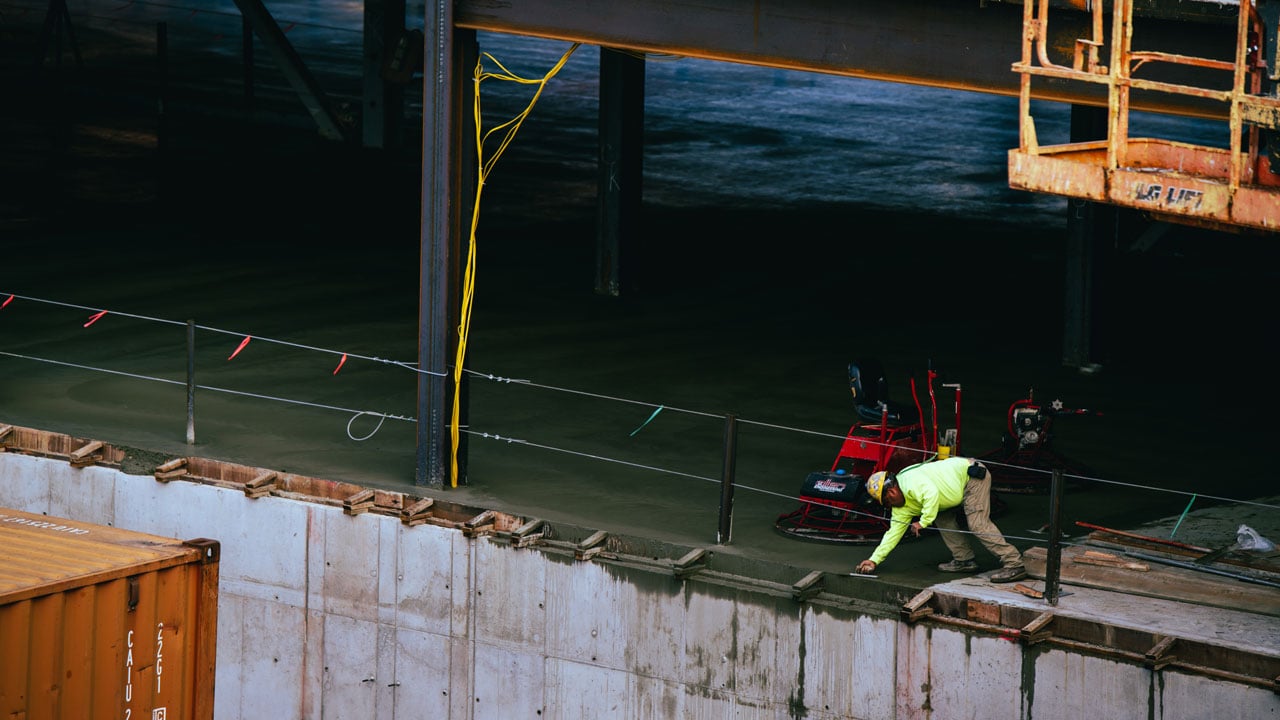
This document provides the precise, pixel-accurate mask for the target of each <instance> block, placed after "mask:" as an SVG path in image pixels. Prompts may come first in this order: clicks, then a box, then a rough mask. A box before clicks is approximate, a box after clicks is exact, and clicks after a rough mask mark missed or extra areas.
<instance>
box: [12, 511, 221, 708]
mask: <svg viewBox="0 0 1280 720" xmlns="http://www.w3.org/2000/svg"><path fill="white" fill-rule="evenodd" d="M218 555H219V545H218V542H217V541H215V540H207V539H203V538H201V539H196V540H188V541H186V542H183V541H180V540H173V539H171V538H165V537H159V536H156V535H147V534H143V533H137V532H131V531H127V530H120V529H118V528H112V527H106V526H102V525H93V524H90V523H81V522H76V521H74V520H64V519H60V518H52V517H48V516H45V515H35V514H32V513H26V512H21V511H18V510H9V509H6V508H3V507H0V718H24V719H25V720H46V719H50V720H73V719H74V720H98V719H105V718H111V719H112V720H211V719H212V718H213V681H214V668H215V661H216V657H215V650H216V645H217V627H218V625H217V623H218Z"/></svg>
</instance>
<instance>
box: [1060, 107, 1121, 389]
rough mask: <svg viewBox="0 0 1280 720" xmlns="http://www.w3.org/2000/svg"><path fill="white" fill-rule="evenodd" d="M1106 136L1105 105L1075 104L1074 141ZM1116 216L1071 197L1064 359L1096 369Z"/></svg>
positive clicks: (1069, 363)
mask: <svg viewBox="0 0 1280 720" xmlns="http://www.w3.org/2000/svg"><path fill="white" fill-rule="evenodd" d="M1106 137H1107V109H1106V108H1105V107H1095V106H1091V105H1072V106H1071V142H1073V143H1076V142H1087V141H1090V140H1104V139H1106ZM1116 219H1117V215H1116V210H1115V208H1112V207H1109V206H1105V205H1099V204H1097V203H1093V202H1090V201H1088V200H1081V199H1079V198H1069V199H1068V200H1067V237H1066V254H1065V259H1066V263H1065V268H1064V270H1065V277H1064V282H1063V287H1064V291H1065V292H1064V294H1065V297H1064V302H1063V313H1062V364H1063V365H1065V366H1067V367H1075V368H1081V369H1096V368H1097V366H1098V365H1099V364H1100V362H1101V354H1100V352H1099V350H1100V348H1099V347H1098V342H1097V341H1098V339H1099V338H1100V337H1101V336H1102V333H1100V332H1099V329H1098V326H1097V324H1096V323H1095V317H1094V316H1095V314H1096V312H1097V310H1098V307H1097V304H1098V303H1097V300H1098V299H1099V298H1100V295H1099V289H1100V288H1101V287H1102V284H1103V283H1102V280H1103V275H1104V270H1105V266H1106V261H1107V257H1108V254H1109V252H1110V250H1109V248H1108V245H1109V241H1110V240H1111V239H1113V238H1114V235H1115V233H1116V228H1115V223H1116Z"/></svg>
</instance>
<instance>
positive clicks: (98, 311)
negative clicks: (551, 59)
mask: <svg viewBox="0 0 1280 720" xmlns="http://www.w3.org/2000/svg"><path fill="white" fill-rule="evenodd" d="M563 59H564V58H562V60H563ZM16 299H20V300H23V301H30V302H35V303H43V304H48V305H54V306H58V307H64V308H71V309H76V310H85V311H89V312H90V313H92V317H91V319H90V322H89V323H87V324H91V323H93V322H96V319H97V318H100V317H104V316H105V315H107V314H111V315H114V316H119V317H127V318H132V319H136V320H141V321H147V322H157V323H161V324H166V325H177V326H185V325H187V323H185V322H181V321H177V320H170V319H167V318H160V317H153V316H148V315H141V314H136V313H128V312H118V311H109V310H105V309H102V308H96V307H92V306H87V305H79V304H75V303H68V302H62V301H57V300H49V299H45V298H38V297H32V296H28V295H19V294H16V293H5V292H0V310H6V311H7V308H8V306H9V305H10V304H11V303H12V302H13V301H14V300H16ZM193 327H196V328H199V329H202V330H206V331H210V332H216V333H222V334H226V335H230V336H235V337H243V338H246V340H245V342H247V340H248V338H254V339H257V340H261V341H263V342H268V343H274V344H279V345H284V346H288V347H292V348H297V349H301V350H306V351H312V352H321V353H328V354H334V355H342V356H344V357H354V358H359V359H364V360H370V361H373V362H379V363H383V364H387V365H392V366H396V367H402V368H405V369H409V370H413V371H414V372H417V373H420V374H426V375H434V376H437V377H449V376H450V373H449V372H440V371H430V370H424V369H420V368H418V367H417V365H416V363H409V362H405V361H397V360H388V359H384V358H378V357H374V356H367V355H360V354H354V353H343V352H341V351H336V350H330V349H328V348H321V347H315V346H311V345H305V344H301V343H295V342H290V341H285V340H278V339H275V338H268V337H257V336H252V335H246V334H244V333H241V332H236V331H231V330H224V329H220V328H215V327H211V326H207V325H196V324H194V323H193ZM0 355H5V356H9V357H14V358H19V359H23V360H30V361H35V362H44V363H49V364H52V365H61V366H64V367H71V368H77V369H82V370H89V371H94V372H101V373H106V374H112V375H117V376H122V377H129V378H134V379H138V380H149V381H155V382H162V383H166V384H174V385H184V384H185V383H184V382H183V381H179V380H170V379H166V378H158V377H153V376H147V375H140V374H134V373H128V372H123V371H118V370H110V369H106V368H100V367H95V366H90V365H82V364H77V363H71V362H65V361H59V360H53V359H49V358H42V357H36V356H30V355H22V354H18V353H12V352H5V351H0ZM456 367H457V366H456V365H455V368H456ZM335 372H336V371H335ZM462 372H466V373H468V374H469V375H470V376H472V377H477V378H481V379H486V380H489V381H492V382H498V383H504V384H515V385H521V386H527V387H533V388H539V389H543V390H549V391H554V392H564V393H569V394H573V395H579V396H583V397H590V398H594V399H599V400H606V401H611V402H620V403H627V404H632V405H638V406H643V407H647V408H653V409H654V412H653V414H652V415H650V416H649V418H648V419H647V420H646V421H645V424H647V423H648V422H649V421H651V420H652V419H653V418H654V417H655V416H656V415H657V414H658V413H659V412H662V411H666V410H671V411H674V412H679V413H686V414H689V415H695V416H700V417H705V418H712V419H724V418H726V417H727V416H725V415H723V414H718V413H710V412H703V411H698V410H690V409H685V408H678V407H673V406H669V405H665V404H661V403H653V402H649V401H643V400H634V399H630V398H624V397H619V396H616V395H608V394H603V393H595V392H588V391H584V390H576V389H571V388H565V387H559V386H555V385H548V384H543V383H536V382H532V381H530V380H526V379H519V378H508V377H503V376H500V375H494V374H492V373H483V372H477V371H473V370H469V369H463V371H462ZM454 377H455V379H457V378H460V377H461V375H460V373H459V374H455V375H454ZM195 387H197V388H199V389H202V390H209V391H212V392H221V393H226V394H233V395H241V396H246V397H254V398H259V399H264V400H271V401H277V402H282V403H289V404H294V405H303V406H310V407H315V408H319V409H324V410H332V411H337V412H345V413H350V414H352V418H351V419H350V421H349V422H348V426H347V436H348V437H349V438H351V439H352V440H357V441H363V440H367V439H369V438H371V437H372V436H373V435H374V434H376V433H377V432H378V430H379V429H380V428H381V427H382V425H383V423H384V422H385V420H387V419H393V420H402V421H408V422H416V420H415V419H414V418H413V417H410V416H404V415H395V414H387V413H380V412H376V411H371V410H356V409H352V408H344V407H338V406H332V405H324V404H318V403H311V402H307V401H300V400H293V399H289V398H282V397H277V396H271V395H260V394H255V393H249V392H245V391H238V390H232V389H229V388H219V387H214V386H206V385H196V386H195ZM459 410H460V404H459V400H458V396H457V395H455V402H454V413H455V414H454V418H453V422H452V423H451V425H450V432H451V433H452V434H453V453H454V457H453V463H454V465H453V467H452V470H453V474H452V475H451V478H452V482H453V484H454V486H455V487H456V483H457V475H456V473H457V467H456V463H457V447H458V444H459V443H458V437H457V433H458V432H459V430H460V423H459ZM364 415H369V416H373V417H378V418H380V420H379V422H378V424H377V426H376V427H375V428H374V430H373V431H372V432H370V433H369V434H367V435H365V436H362V437H356V436H355V435H354V434H352V432H351V426H352V424H354V422H355V421H356V420H357V419H359V418H360V417H362V416H364ZM738 422H740V423H742V424H746V425H753V426H757V427H762V428H767V429H771V430H778V431H785V432H796V433H801V434H806V435H812V436H816V437H829V438H833V439H844V438H847V437H848V436H847V435H843V434H834V433H828V432H821V431H815V430H808V429H804V428H797V427H793V426H787V425H781V424H777V423H768V422H760V421H755V420H749V419H739V420H738ZM641 427H644V425H643V424H642V425H641ZM636 430H637V431H638V430H639V428H637V429H636ZM631 434H632V435H634V434H635V431H633V432H632V433H631ZM858 441H859V442H861V443H865V444H867V445H875V446H880V447H885V448H895V447H897V445H895V444H894V443H891V442H882V441H880V440H878V439H876V438H874V437H859V438H858ZM902 449H905V450H910V451H913V452H919V453H925V454H932V453H928V452H927V451H924V450H920V449H917V448H902ZM600 459H602V460H604V459H606V458H604V457H600ZM613 462H623V461H616V460H614V461H613ZM982 462H983V464H984V465H987V466H988V467H991V468H1000V467H1005V468H1012V469H1018V470H1022V471H1029V472H1037V473H1045V474H1051V473H1052V472H1053V471H1052V470H1045V469H1043V468H1036V467H1028V466H1021V465H1015V464H1010V463H1003V462H1000V461H997V460H988V459H983V460H982ZM637 467H644V466H642V465H639V466H637ZM654 470H657V469H656V468H654ZM661 472H671V471H661ZM677 474H678V473H677ZM691 477H696V478H697V479H701V480H706V479H707V478H702V477H698V476H691ZM1063 477H1064V478H1070V479H1075V480H1082V481H1087V482H1094V483H1099V484H1105V485H1115V486H1120V487H1128V488H1133V489H1138V490H1147V491H1151V492H1157V493H1161V492H1162V493H1169V494H1173V495H1181V496H1188V497H1191V498H1192V500H1195V499H1206V500H1213V501H1218V502H1224V503H1237V504H1240V505H1249V506H1254V507H1261V508H1267V509H1280V505H1276V504H1273V503H1265V502H1259V501H1256V500H1241V499H1238V498H1232V497H1226V496H1222V495H1210V494H1205V493H1203V492H1199V491H1196V492H1192V491H1187V490H1177V489H1171V488H1163V487H1157V486H1153V485H1144V484H1140V483H1131V482H1122V481H1118V480H1109V479H1106V478H1101V477H1093V476H1087V475H1077V474H1071V473H1064V474H1063ZM715 482H718V481H715ZM742 487H744V489H747V490H751V491H754V492H768V491H764V490H761V489H759V488H750V487H748V486H742ZM779 497H791V498H792V499H797V500H798V499H799V498H794V497H792V496H787V495H782V494H779ZM802 502H807V501H803V500H802Z"/></svg>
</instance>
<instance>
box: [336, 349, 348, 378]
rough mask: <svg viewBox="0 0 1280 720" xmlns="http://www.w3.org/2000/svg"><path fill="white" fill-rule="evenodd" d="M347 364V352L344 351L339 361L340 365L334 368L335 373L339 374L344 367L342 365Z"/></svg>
mask: <svg viewBox="0 0 1280 720" xmlns="http://www.w3.org/2000/svg"><path fill="white" fill-rule="evenodd" d="M346 364H347V354H346V353H342V359H341V360H339V361H338V367H336V368H334V369H333V374H334V375H337V374H338V371H339V370H341V369H342V366H343V365H346Z"/></svg>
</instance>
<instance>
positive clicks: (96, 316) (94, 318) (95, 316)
mask: <svg viewBox="0 0 1280 720" xmlns="http://www.w3.org/2000/svg"><path fill="white" fill-rule="evenodd" d="M106 314H107V311H106V310H103V311H101V312H97V313H94V314H93V316H92V317H90V318H89V322H87V323H85V324H84V326H85V327H89V326H90V325H92V324H94V323H96V322H98V320H100V319H102V316H103V315H106Z"/></svg>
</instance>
